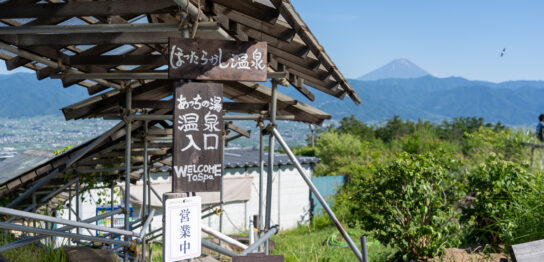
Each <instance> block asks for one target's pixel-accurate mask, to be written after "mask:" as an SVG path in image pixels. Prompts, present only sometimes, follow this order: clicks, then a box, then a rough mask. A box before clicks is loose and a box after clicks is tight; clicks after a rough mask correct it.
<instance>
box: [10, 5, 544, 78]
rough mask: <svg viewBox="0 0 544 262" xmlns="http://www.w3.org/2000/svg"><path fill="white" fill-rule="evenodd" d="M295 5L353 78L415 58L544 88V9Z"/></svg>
mask: <svg viewBox="0 0 544 262" xmlns="http://www.w3.org/2000/svg"><path fill="white" fill-rule="evenodd" d="M292 2H293V4H294V5H295V8H296V9H297V11H298V12H299V13H300V14H301V16H302V17H303V19H304V20H305V21H306V23H307V24H308V26H309V27H310V29H311V30H312V31H313V33H314V34H315V35H316V36H317V38H318V40H319V41H320V43H321V44H322V45H323V46H324V47H325V50H326V51H327V52H328V54H329V56H331V58H332V59H333V61H334V62H335V63H336V65H337V66H338V67H339V68H340V70H341V71H342V72H343V73H344V75H345V76H346V77H348V78H355V77H359V76H361V75H363V74H365V73H367V72H370V71H372V70H374V69H376V68H377V67H379V66H382V65H384V64H386V63H388V62H390V61H391V60H393V59H396V58H407V59H409V60H411V61H412V62H414V63H416V64H417V65H419V66H420V67H422V68H423V69H425V70H427V71H428V72H429V73H431V74H432V75H435V76H438V77H447V76H462V77H465V78H468V79H471V80H487V81H493V82H500V81H507V80H544V15H542V12H543V11H544V1H523V0H520V1H490V0H477V1H474V0H472V1H466V0H456V1H436V0H434V1H424V0H419V1H406V0H397V1H391V0H381V1H369V0H364V1H361V0H334V1H330V0H327V1H325V0H292ZM502 48H506V55H505V56H504V57H503V58H500V57H499V53H500V51H501V50H502ZM0 73H6V70H5V67H4V63H0Z"/></svg>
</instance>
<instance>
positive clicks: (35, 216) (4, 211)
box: [0, 207, 138, 237]
mask: <svg viewBox="0 0 544 262" xmlns="http://www.w3.org/2000/svg"><path fill="white" fill-rule="evenodd" d="M0 214H4V215H12V216H19V217H25V218H32V219H37V220H42V221H47V222H52V223H57V224H63V225H69V226H74V227H82V228H88V229H92V230H99V231H105V232H111V233H115V234H120V235H126V236H136V237H137V236H138V234H137V233H135V232H132V231H128V230H121V229H116V228H111V227H103V226H98V225H93V224H87V223H84V222H78V221H72V220H68V219H62V218H57V217H51V216H45V215H40V214H34V213H30V212H25V211H20V210H16V209H11V208H6V207H0ZM4 223H5V222H4Z"/></svg>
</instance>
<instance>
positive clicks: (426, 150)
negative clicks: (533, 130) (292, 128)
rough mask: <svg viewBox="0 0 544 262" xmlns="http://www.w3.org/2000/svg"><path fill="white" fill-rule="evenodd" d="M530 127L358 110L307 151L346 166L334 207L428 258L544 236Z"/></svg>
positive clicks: (323, 166)
mask: <svg viewBox="0 0 544 262" xmlns="http://www.w3.org/2000/svg"><path fill="white" fill-rule="evenodd" d="M533 136H534V135H533V134H528V133H524V132H522V131H518V130H513V129H508V128H505V127H504V126H503V125H501V124H500V123H496V124H490V123H485V122H484V120H483V119H482V118H454V119H453V120H451V121H445V122H443V123H441V124H436V123H431V122H428V121H417V122H414V121H402V120H400V118H399V117H397V116H396V117H394V118H393V119H389V120H387V122H386V124H385V125H382V126H368V125H366V124H364V123H362V122H360V121H359V120H357V119H356V118H354V117H353V116H351V117H345V118H343V119H342V120H341V121H340V124H339V125H338V126H336V127H335V126H333V127H329V128H328V129H326V130H323V131H322V132H321V134H320V137H319V138H318V139H317V142H316V146H315V147H314V148H312V147H299V148H297V149H296V150H295V151H296V153H297V154H300V155H315V156H317V157H319V158H321V163H320V164H319V165H318V166H317V167H316V169H315V174H316V175H318V176H326V175H347V176H348V177H349V182H348V183H347V185H346V186H345V187H344V188H343V189H342V190H341V192H340V194H339V195H338V196H337V199H336V204H335V206H334V209H335V212H336V214H337V215H338V216H339V218H340V219H341V220H343V222H344V223H345V224H347V225H348V226H349V227H351V228H360V229H362V230H365V231H368V232H372V233H371V235H372V237H374V238H375V239H377V240H379V241H380V242H381V243H382V244H384V245H388V246H391V247H392V248H394V249H395V250H398V253H397V254H396V256H395V257H396V258H397V259H405V260H407V259H417V260H422V259H428V258H433V257H437V256H440V255H442V254H443V252H444V249H445V248H450V247H461V246H480V247H481V248H482V249H483V250H486V251H488V252H491V251H504V252H507V247H508V246H510V245H512V244H516V243H522V242H527V241H532V240H537V239H543V238H544V203H543V202H542V201H541V200H542V199H543V198H544V194H543V192H544V180H543V178H544V173H543V172H542V169H541V167H542V162H541V159H542V157H543V156H544V155H543V154H541V153H540V152H536V155H535V163H534V164H533V166H531V165H530V160H531V154H530V148H529V147H527V146H524V145H522V144H521V142H533V143H536V141H535V140H536V139H535V138H533Z"/></svg>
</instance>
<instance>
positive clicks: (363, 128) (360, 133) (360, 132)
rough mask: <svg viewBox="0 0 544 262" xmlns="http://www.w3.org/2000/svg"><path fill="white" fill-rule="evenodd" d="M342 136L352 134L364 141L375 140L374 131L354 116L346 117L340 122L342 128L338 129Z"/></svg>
mask: <svg viewBox="0 0 544 262" xmlns="http://www.w3.org/2000/svg"><path fill="white" fill-rule="evenodd" d="M336 130H337V131H338V133H340V134H352V135H354V136H356V137H359V138H360V139H362V140H370V139H374V138H375V137H374V129H373V128H372V127H370V126H368V125H366V124H365V123H363V122H361V121H359V120H357V119H356V118H355V116H354V115H351V116H349V117H347V116H345V117H343V118H342V120H340V126H339V127H338V128H337V129H336Z"/></svg>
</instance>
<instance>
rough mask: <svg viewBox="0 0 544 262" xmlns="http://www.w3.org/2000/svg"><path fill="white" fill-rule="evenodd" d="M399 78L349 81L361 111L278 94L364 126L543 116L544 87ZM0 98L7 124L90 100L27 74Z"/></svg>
mask: <svg viewBox="0 0 544 262" xmlns="http://www.w3.org/2000/svg"><path fill="white" fill-rule="evenodd" d="M404 60H405V59H404ZM404 60H395V61H396V62H395V61H394V62H395V63H393V64H395V65H398V64H399V63H402V64H404V62H402V61H404ZM399 61H400V62H399ZM405 61H407V62H409V61H408V60H405ZM407 64H411V65H413V63H411V62H409V63H407ZM395 68H397V69H398V67H397V66H395ZM410 68H412V67H410ZM418 68H419V67H418ZM376 71H377V70H376ZM396 71H397V73H398V72H399V70H396ZM415 71H417V70H415ZM421 71H422V72H425V73H426V71H425V70H423V69H421ZM420 73H421V72H420ZM369 74H370V73H369ZM367 75H368V74H367ZM389 75H391V74H389ZM401 75H402V76H409V75H411V76H415V74H406V73H402V74H400V73H399V74H397V75H396V78H388V79H379V80H373V81H362V80H348V81H349V82H350V84H351V86H352V87H353V88H354V89H355V90H356V91H357V93H358V94H359V96H360V97H361V99H362V103H361V105H360V106H355V104H354V103H353V102H351V101H350V99H349V98H346V99H345V100H343V101H342V100H339V99H336V98H334V97H331V96H330V95H327V94H325V93H322V92H320V91H317V90H315V89H312V88H310V90H312V91H313V92H314V94H315V96H316V99H315V102H310V101H309V100H308V99H306V98H305V97H304V96H302V95H301V94H300V93H299V92H298V91H297V90H295V89H294V88H292V87H280V88H279V91H280V92H282V93H284V94H286V95H289V96H291V97H294V98H296V99H297V100H299V101H302V102H305V103H308V104H310V105H312V106H315V107H317V108H319V109H321V110H323V111H325V112H327V113H329V114H331V115H332V116H333V119H336V120H339V119H341V118H342V117H344V116H349V115H351V114H354V115H355V116H356V117H357V118H358V119H360V120H362V121H365V122H367V123H378V122H383V121H385V120H386V119H389V118H392V117H393V116H394V115H399V116H400V117H401V118H403V119H412V120H417V119H423V120H431V121H437V122H440V121H443V120H444V119H450V118H453V117H459V116H467V117H472V116H477V117H483V118H484V119H485V120H486V121H489V122H496V121H501V122H502V123H503V124H507V125H524V126H526V125H531V126H532V125H533V124H535V122H536V119H537V116H538V115H539V114H540V113H544V99H543V98H544V81H508V82H502V83H491V82H485V81H471V80H467V79H464V78H461V77H448V78H437V77H433V76H431V75H429V74H428V73H426V75H425V76H421V77H400V76H401ZM0 94H1V95H0V117H11V118H14V117H22V116H38V115H51V114H57V115H60V110H59V109H60V108H61V107H64V106H67V105H70V104H73V103H75V102H77V101H79V100H81V99H84V98H86V97H88V95H87V93H86V90H85V89H84V88H82V87H78V86H72V87H70V88H63V87H62V84H61V83H60V81H58V80H50V79H46V80H42V81H38V80H36V77H35V75H33V74H29V73H17V74H10V75H0Z"/></svg>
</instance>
